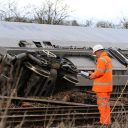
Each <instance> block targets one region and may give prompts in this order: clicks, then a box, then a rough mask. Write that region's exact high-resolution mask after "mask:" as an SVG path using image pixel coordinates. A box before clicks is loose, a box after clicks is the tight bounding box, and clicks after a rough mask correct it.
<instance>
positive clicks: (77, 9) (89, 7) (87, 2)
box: [16, 0, 128, 23]
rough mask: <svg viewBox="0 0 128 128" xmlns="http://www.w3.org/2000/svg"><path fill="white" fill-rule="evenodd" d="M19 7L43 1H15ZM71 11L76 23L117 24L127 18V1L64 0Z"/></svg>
mask: <svg viewBox="0 0 128 128" xmlns="http://www.w3.org/2000/svg"><path fill="white" fill-rule="evenodd" d="M16 1H17V2H18V3H19V5H20V6H26V5H28V4H35V5H40V3H41V1H43V0H16ZM64 2H65V3H66V4H67V5H69V7H70V9H71V10H73V12H72V13H71V16H72V18H74V19H77V20H78V21H81V22H83V21H85V20H87V19H93V20H106V21H110V22H114V23H118V22H119V21H120V19H122V18H123V17H125V18H128V0H64Z"/></svg>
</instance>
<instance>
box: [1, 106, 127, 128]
mask: <svg viewBox="0 0 128 128" xmlns="http://www.w3.org/2000/svg"><path fill="white" fill-rule="evenodd" d="M5 111H6V108H2V109H0V112H1V116H0V120H4V121H5V122H6V126H17V125H20V124H22V127H28V126H29V125H34V126H37V125H38V126H44V125H48V124H49V123H50V125H51V126H56V125H57V124H59V123H61V122H64V123H66V122H73V123H74V124H75V125H76V126H77V125H85V124H91V123H92V122H96V121H98V119H99V112H98V110H97V106H96V105H85V106H53V107H31V108H29V107H26V108H8V109H7V112H6V115H3V114H4V112H5ZM118 114H124V115H126V114H128V105H125V106H123V107H121V106H116V108H115V110H114V111H113V112H112V114H111V115H112V117H113V116H115V115H118Z"/></svg>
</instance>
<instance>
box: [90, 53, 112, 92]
mask: <svg viewBox="0 0 128 128" xmlns="http://www.w3.org/2000/svg"><path fill="white" fill-rule="evenodd" d="M91 76H92V77H93V79H94V83H93V88H92V90H93V91H95V92H111V91H112V61H111V59H110V57H109V56H108V55H107V53H106V52H103V53H102V54H101V56H100V57H99V58H98V60H97V63H96V69H95V71H94V73H92V74H91Z"/></svg>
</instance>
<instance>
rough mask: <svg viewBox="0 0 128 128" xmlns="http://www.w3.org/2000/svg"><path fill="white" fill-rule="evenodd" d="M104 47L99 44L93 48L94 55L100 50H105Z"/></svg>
mask: <svg viewBox="0 0 128 128" xmlns="http://www.w3.org/2000/svg"><path fill="white" fill-rule="evenodd" d="M103 49H104V47H103V46H102V45H100V44H97V45H95V46H94V47H93V54H94V53H95V52H96V51H99V50H103Z"/></svg>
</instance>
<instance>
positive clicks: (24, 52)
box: [0, 22, 128, 97]
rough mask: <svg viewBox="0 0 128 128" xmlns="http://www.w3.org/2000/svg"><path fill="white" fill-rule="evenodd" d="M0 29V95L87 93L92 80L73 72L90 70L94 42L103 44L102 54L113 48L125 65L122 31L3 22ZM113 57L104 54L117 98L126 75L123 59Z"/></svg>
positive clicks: (93, 59)
mask: <svg viewBox="0 0 128 128" xmlns="http://www.w3.org/2000/svg"><path fill="white" fill-rule="evenodd" d="M0 27H1V29H3V34H1V35H0V39H1V40H0V41H1V42H0V44H1V48H0V60H1V76H0V82H1V88H0V91H1V94H2V93H3V95H10V94H11V93H12V92H13V90H15V93H16V94H17V95H18V96H21V97H27V96H51V95H54V94H56V93H58V92H63V91H67V90H80V91H86V90H91V87H92V81H90V80H88V79H85V78H83V77H81V76H79V75H78V72H79V71H81V70H84V71H90V70H94V68H95V58H94V57H93V56H92V54H91V53H92V49H91V47H92V46H93V45H94V44H96V43H97V42H98V43H100V44H103V45H104V46H105V48H106V50H108V48H109V47H112V48H116V49H118V50H119V51H120V52H121V55H123V56H125V59H126V61H127V57H128V49H127V48H128V43H127V41H128V39H127V38H122V35H123V36H125V37H126V35H127V33H128V31H126V30H114V29H96V28H94V29H92V28H83V27H70V29H69V27H64V26H52V25H51V26H50V25H35V24H21V23H20V24H18V23H8V22H2V23H1V24H0ZM97 32H98V33H99V34H96V33H97ZM5 33H6V34H7V35H6V34H5ZM16 33H20V34H16ZM83 33H84V34H83ZM118 33H120V35H118ZM121 33H122V35H121ZM110 34H111V37H109V35H110ZM53 35H54V36H53ZM6 36H7V37H6ZM119 36H120V37H119ZM118 39H119V40H118ZM116 40H118V41H117V42H116ZM106 42H107V43H106ZM122 44H123V45H122ZM117 53H118V52H117V51H116V50H115V52H114V51H113V50H110V49H109V50H108V54H110V56H111V57H112V62H113V86H114V92H113V93H115V95H117V96H118V95H119V93H120V92H121V90H122V87H123V86H124V85H125V82H126V80H127V78H128V74H127V68H126V66H127V62H126V64H125V60H123V59H122V58H121V57H119V58H118V57H117V56H115V55H116V54H117ZM120 58H121V60H120ZM124 65H125V66H124ZM127 90H128V89H127V88H126V89H125V93H124V94H125V95H127Z"/></svg>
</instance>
